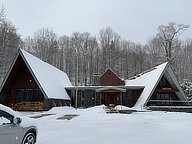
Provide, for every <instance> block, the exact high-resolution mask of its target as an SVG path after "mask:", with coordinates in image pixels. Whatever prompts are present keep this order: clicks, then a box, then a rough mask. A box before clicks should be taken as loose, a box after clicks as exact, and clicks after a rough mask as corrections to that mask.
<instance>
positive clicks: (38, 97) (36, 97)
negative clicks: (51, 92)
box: [33, 89, 43, 102]
mask: <svg viewBox="0 0 192 144" xmlns="http://www.w3.org/2000/svg"><path fill="white" fill-rule="evenodd" d="M33 95H34V98H33V101H35V102H38V101H41V100H42V97H43V95H42V93H41V90H40V89H36V90H34V94H33Z"/></svg>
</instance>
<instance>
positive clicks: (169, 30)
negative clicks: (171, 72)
mask: <svg viewBox="0 0 192 144" xmlns="http://www.w3.org/2000/svg"><path fill="white" fill-rule="evenodd" d="M187 28H189V25H184V24H179V25H177V24H176V23H174V22H170V23H168V25H161V26H159V28H158V31H159V33H158V34H157V35H158V37H159V38H160V39H161V41H162V44H163V46H164V50H165V54H166V58H167V60H168V61H172V60H173V59H174V57H175V55H173V52H172V50H173V47H174V42H175V41H176V40H177V39H178V36H179V35H180V34H181V33H182V32H183V31H184V30H186V29H187Z"/></svg>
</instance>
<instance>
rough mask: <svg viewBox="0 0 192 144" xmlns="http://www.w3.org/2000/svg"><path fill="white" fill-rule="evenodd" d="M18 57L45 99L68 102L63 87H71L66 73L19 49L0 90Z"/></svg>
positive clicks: (67, 96) (68, 98)
mask: <svg viewBox="0 0 192 144" xmlns="http://www.w3.org/2000/svg"><path fill="white" fill-rule="evenodd" d="M19 55H20V56H21V57H22V59H23V60H24V62H25V64H26V66H27V67H28V69H29V71H30V72H31V74H32V76H33V78H34V79H35V81H36V83H37V84H38V86H39V88H40V89H41V91H42V92H43V94H44V96H45V97H46V98H51V99H66V100H70V97H69V95H68V94H67V92H66V90H65V87H66V86H71V82H70V80H69V78H68V76H67V74H66V73H64V72H63V71H61V70H59V69H57V68H56V67H54V66H52V65H50V64H48V63H46V62H43V61H42V60H40V59H38V58H37V57H35V56H33V55H31V54H30V53H28V52H26V51H24V50H22V49H20V50H19V52H18V54H17V56H16V58H15V60H14V62H13V64H12V66H11V68H10V70H9V72H8V74H7V76H6V78H5V80H4V82H3V84H2V87H1V89H0V90H2V88H3V86H4V84H5V82H6V80H7V79H8V77H9V74H10V72H11V70H12V68H13V66H14V64H15V61H16V59H17V58H18V57H19Z"/></svg>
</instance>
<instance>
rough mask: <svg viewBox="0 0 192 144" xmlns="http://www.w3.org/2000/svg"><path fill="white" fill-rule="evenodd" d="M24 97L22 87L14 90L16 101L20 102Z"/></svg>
mask: <svg viewBox="0 0 192 144" xmlns="http://www.w3.org/2000/svg"><path fill="white" fill-rule="evenodd" d="M23 97H24V89H20V90H17V92H16V100H15V102H16V103H19V102H22V101H23Z"/></svg>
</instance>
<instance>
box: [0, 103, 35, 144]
mask: <svg viewBox="0 0 192 144" xmlns="http://www.w3.org/2000/svg"><path fill="white" fill-rule="evenodd" d="M36 138H37V127H36V126H35V123H34V121H33V120H31V119H29V118H27V117H24V116H19V113H18V112H15V111H13V110H12V109H10V108H8V107H6V106H4V105H2V104H0V143H1V144H35V142H36Z"/></svg>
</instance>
